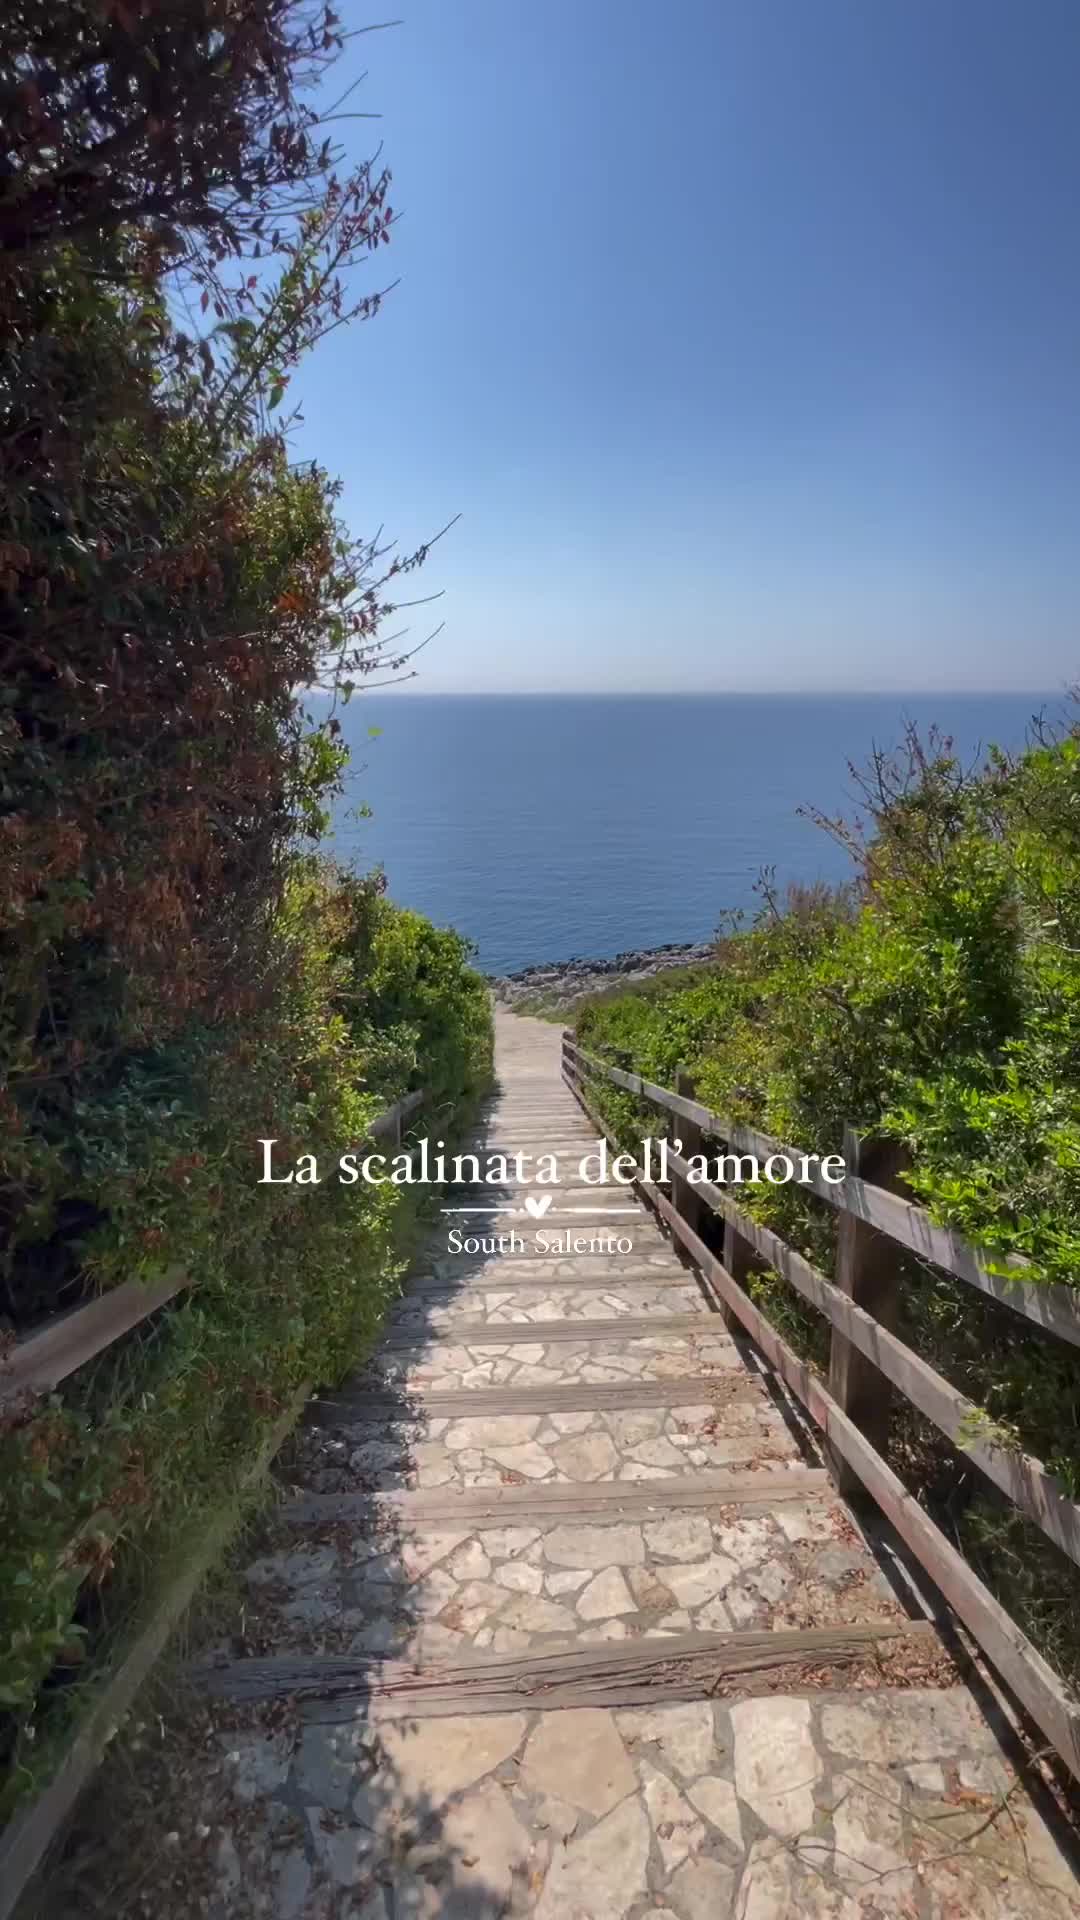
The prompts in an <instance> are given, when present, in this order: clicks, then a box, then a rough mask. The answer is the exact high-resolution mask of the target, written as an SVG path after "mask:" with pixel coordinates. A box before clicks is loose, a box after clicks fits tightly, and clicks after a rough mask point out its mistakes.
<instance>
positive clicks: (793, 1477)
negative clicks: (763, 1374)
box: [275, 1467, 833, 1530]
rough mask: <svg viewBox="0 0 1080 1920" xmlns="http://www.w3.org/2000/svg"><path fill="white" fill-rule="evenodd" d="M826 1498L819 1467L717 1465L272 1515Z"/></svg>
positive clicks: (625, 1508) (564, 1513) (652, 1512)
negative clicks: (689, 1471) (679, 1475)
mask: <svg viewBox="0 0 1080 1920" xmlns="http://www.w3.org/2000/svg"><path fill="white" fill-rule="evenodd" d="M832 1497H833V1489H832V1481H831V1479H830V1477H829V1475H828V1473H827V1472H826V1471H825V1469H824V1467H804V1468H802V1469H801V1470H795V1469H792V1470H791V1471H789V1472H786V1473H780V1474H778V1473H769V1472H758V1473H731V1472H724V1471H723V1470H720V1469H718V1470H717V1471H715V1472H713V1473H697V1474H693V1475H690V1476H688V1477H687V1478H685V1479H679V1480H665V1481H663V1483H662V1484H659V1483H655V1482H654V1483H651V1484H650V1483H648V1482H646V1483H644V1484H641V1485H634V1484H633V1483H632V1482H629V1481H615V1480H594V1481H592V1482H591V1483H589V1484H588V1485H585V1486H581V1485H576V1484H568V1483H566V1482H562V1481H560V1482H557V1483H553V1482H548V1483H547V1484H545V1485H541V1486H536V1485H528V1486H509V1487H505V1486H504V1487H473V1488H469V1489H468V1490H467V1491H465V1492H459V1493H448V1492H447V1491H446V1490H445V1489H444V1488H442V1487H440V1488H438V1489H437V1490H436V1491H435V1492H433V1493H426V1492H419V1493H403V1492H401V1491H400V1490H395V1489H390V1490H389V1491H385V1492H382V1493H347V1494H338V1493H309V1494H304V1495H301V1496H300V1497H299V1498H298V1499H295V1500H286V1501H283V1502H282V1503H281V1505H280V1506H279V1507H278V1508H277V1509H276V1514H275V1518H276V1519H278V1520H280V1521H282V1522H283V1523H284V1524H286V1525H288V1526H294V1527H304V1526H314V1527H325V1526H338V1525H341V1524H345V1523H348V1524H351V1525H356V1526H359V1527H361V1528H363V1527H364V1526H365V1525H375V1526H378V1525H379V1524H381V1523H380V1521H379V1518H378V1516H379V1515H380V1514H383V1513H391V1514H393V1515H396V1516H400V1517H401V1518H402V1519H404V1520H406V1521H411V1522H413V1523H415V1522H419V1521H425V1520H426V1521H427V1522H428V1523H429V1524H431V1525H434V1526H435V1528H436V1529H440V1528H443V1527H449V1528H451V1529H452V1530H453V1529H458V1528H460V1527H461V1525H462V1523H463V1522H472V1523H474V1524H479V1522H481V1521H490V1523H491V1524H492V1525H493V1526H497V1525H507V1526H509V1525H518V1524H521V1523H528V1522H532V1521H538V1522H543V1521H545V1520H550V1519H551V1518H552V1516H553V1515H555V1514H558V1515H559V1516H561V1518H562V1519H564V1520H592V1519H595V1518H597V1517H599V1518H601V1519H603V1518H607V1519H612V1518H620V1517H623V1516H629V1517H631V1518H636V1519H642V1518H645V1519H650V1520H655V1519H659V1518H660V1517H661V1516H663V1515H664V1514H666V1513H673V1512H682V1511H684V1510H687V1509H689V1510H693V1509H694V1508H698V1507H724V1508H727V1507H731V1506H739V1507H747V1508H750V1509H755V1508H757V1507H759V1506H767V1507H773V1506H776V1505H777V1504H780V1503H782V1504H785V1505H786V1504H789V1503H791V1502H801V1503H805V1502H806V1501H808V1500H817V1499H828V1498H832Z"/></svg>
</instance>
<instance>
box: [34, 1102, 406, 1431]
mask: <svg viewBox="0 0 1080 1920" xmlns="http://www.w3.org/2000/svg"><path fill="white" fill-rule="evenodd" d="M423 1099H424V1094H423V1092H422V1091H421V1092H418V1093H407V1094H406V1095H405V1097H404V1099H403V1100H399V1101H398V1102H397V1104H396V1105H395V1106H392V1107H390V1108H389V1110H388V1111H387V1112H386V1113H382V1114H380V1115H379V1117H378V1119H377V1120H375V1121H373V1122H372V1125H371V1128H370V1133H369V1137H370V1138H371V1139H372V1140H373V1141H374V1140H384V1139H390V1140H392V1141H393V1142H394V1144H395V1145H400V1142H401V1129H402V1124H403V1122H404V1121H406V1120H407V1119H408V1118H409V1115H410V1114H412V1113H415V1111H416V1109H417V1107H419V1106H420V1105H421V1103H422V1101H423ZM189 1285H190V1276H189V1275H188V1274H186V1273H185V1272H184V1270H183V1269H182V1268H181V1267H176V1268H174V1269H173V1270H172V1271H171V1272H170V1273H168V1274H166V1275H165V1277H164V1278H163V1279H161V1280H156V1281H154V1283H153V1284H152V1285H147V1284H145V1283H144V1282H143V1281H141V1280H127V1281H125V1282H124V1284H123V1286H120V1287H114V1288H112V1289H111V1291H110V1292H108V1293H103V1294H101V1295H100V1296H99V1298H98V1299H96V1300H91V1301H89V1302H88V1303H87V1305H86V1306H84V1307H75V1308H73V1309H72V1311H71V1312H70V1313H58V1314H54V1315H53V1317H52V1319H51V1320H48V1321H47V1322H46V1323H45V1325H44V1326H43V1327H39V1328H38V1329H37V1330H36V1331H35V1332H34V1333H32V1334H29V1335H28V1336H27V1338H26V1339H25V1340H20V1341H19V1342H17V1344H16V1345H15V1346H14V1347H12V1348H11V1349H10V1351H9V1352H8V1354H7V1355H6V1356H5V1357H4V1359H3V1360H2V1361H0V1412H2V1411H3V1409H4V1408H5V1407H10V1406H11V1405H12V1403H13V1402H14V1403H22V1402H25V1400H26V1399H27V1398H28V1397H30V1398H32V1397H33V1396H34V1395H36V1394H40V1393H51V1392H52V1389H53V1388H54V1387H57V1386H59V1384H60V1382H61V1380H66V1379H67V1377H68V1375H69V1374H71V1373H74V1372H75V1371H76V1369H77V1368H78V1367H82V1366H85V1365H86V1362H87V1361H88V1360H92V1359H93V1358H94V1355H95V1354H98V1353H101V1352H103V1351H104V1349H105V1348H106V1347H111V1346H112V1345H113V1343H114V1341H116V1340H119V1339H121V1338H122V1337H123V1335H124V1334H125V1333H130V1332H131V1330H132V1328H133V1327H137V1326H139V1325H140V1323H141V1322H142V1321H143V1320H149V1318H150V1316H151V1314H155V1313H157V1312H158V1310H159V1309H160V1308H161V1307H163V1306H165V1305H166V1304H167V1303H168V1301H170V1300H172V1299H173V1298H174V1297H175V1296H176V1294H178V1293H182V1292H183V1290H184V1288H185V1287H187V1286H189Z"/></svg>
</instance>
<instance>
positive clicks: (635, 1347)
mask: <svg viewBox="0 0 1080 1920" xmlns="http://www.w3.org/2000/svg"><path fill="white" fill-rule="evenodd" d="M591 1297H592V1298H593V1299H600V1300H602V1299H603V1295H593V1296H591ZM694 1322H695V1328H697V1327H698V1326H699V1325H700V1328H701V1330H700V1332H698V1331H693V1332H691V1333H689V1334H671V1333H657V1332H655V1331H653V1332H649V1333H640V1334H636V1335H635V1336H634V1337H633V1338H632V1339H626V1338H623V1337H621V1335H620V1336H619V1337H616V1338H611V1339H608V1340H596V1339H593V1340H584V1339H579V1340H562V1341H554V1342H553V1343H552V1344H551V1345H550V1346H547V1345H545V1343H544V1327H545V1324H547V1323H545V1322H543V1321H540V1322H536V1323H534V1331H535V1336H536V1340H535V1345H534V1344H533V1343H532V1342H528V1341H527V1342H525V1343H524V1344H522V1345H516V1344H510V1343H507V1342H504V1341H503V1340H502V1339H501V1338H500V1335H501V1333H502V1330H503V1329H502V1324H500V1323H496V1325H494V1326H492V1325H491V1324H490V1323H487V1322H483V1321H477V1320H464V1321H457V1322H450V1323H448V1324H447V1325H445V1326H444V1327H443V1328H442V1329H441V1336H440V1337H439V1338H436V1339H432V1340H430V1341H428V1342H426V1343H425V1344H424V1345H423V1346H417V1347H414V1348H411V1349H408V1348H406V1349H397V1350H389V1351H383V1350H382V1349H381V1348H380V1349H379V1350H377V1351H376V1353H375V1354H373V1356H372V1358H371V1360H370V1361H369V1363H368V1365H367V1367H366V1368H365V1369H364V1372H363V1374H361V1375H359V1376H354V1378H355V1380H356V1383H357V1384H359V1383H360V1382H362V1381H367V1382H369V1383H370V1384H372V1385H376V1384H378V1385H381V1386H382V1387H383V1388H384V1389H385V1387H386V1386H387V1385H388V1384H391V1383H392V1384H393V1385H394V1386H395V1387H396V1388H399V1389H400V1390H401V1391H403V1392H405V1393H412V1392H414V1391H424V1392H427V1391H438V1392H449V1391H454V1390H458V1389H463V1390H464V1389H468V1390H473V1389H476V1388H480V1387H492V1388H494V1387H510V1386H513V1387H515V1388H521V1387H529V1388H549V1387H559V1388H562V1387H569V1386H577V1388H578V1389H579V1390H580V1389H581V1387H582V1386H586V1385H588V1386H607V1387H618V1386H624V1387H629V1386H630V1385H631V1384H633V1383H634V1382H636V1381H654V1382H656V1381H677V1380H685V1379H687V1378H689V1377H693V1376H702V1375H709V1376H711V1377H714V1378H715V1379H716V1380H717V1382H719V1381H720V1380H722V1379H723V1378H724V1376H727V1377H728V1378H729V1379H730V1378H741V1379H743V1380H744V1381H746V1382H747V1397H748V1398H749V1399H754V1400H758V1401H761V1402H762V1403H763V1404H768V1402H766V1401H765V1399H764V1395H763V1394H762V1391H761V1388H760V1386H756V1387H753V1386H752V1376H750V1375H748V1374H747V1373H746V1369H745V1363H744V1361H743V1359H742V1356H741V1354H740V1352H739V1349H738V1347H737V1346H736V1344H735V1342H734V1341H733V1340H732V1338H731V1336H730V1334H729V1333H728V1332H727V1331H726V1329H725V1328H724V1327H723V1326H722V1325H718V1323H717V1316H716V1315H714V1314H706V1315H695V1316H694ZM620 1326H621V1322H620ZM717 1391H719V1387H718V1388H717Z"/></svg>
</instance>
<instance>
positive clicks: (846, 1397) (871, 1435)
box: [829, 1127, 900, 1493]
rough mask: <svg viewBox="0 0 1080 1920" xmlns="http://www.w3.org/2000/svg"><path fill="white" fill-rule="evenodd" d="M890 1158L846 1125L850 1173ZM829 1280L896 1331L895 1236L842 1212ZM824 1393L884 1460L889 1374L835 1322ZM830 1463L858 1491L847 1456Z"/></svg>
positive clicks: (878, 1166) (842, 1484)
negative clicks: (833, 1274) (852, 1422)
mask: <svg viewBox="0 0 1080 1920" xmlns="http://www.w3.org/2000/svg"><path fill="white" fill-rule="evenodd" d="M895 1158H896V1153H895V1148H891V1149H890V1148H882V1147H880V1146H879V1147H877V1148H876V1149H875V1148H874V1147H872V1146H869V1145H867V1144H866V1143H865V1142H862V1141H860V1140H859V1138H858V1136H857V1134H856V1133H855V1131H854V1129H853V1128H851V1127H848V1128H846V1129H845V1132H844V1164H845V1166H847V1167H848V1168H849V1169H850V1170H851V1171H852V1172H853V1173H861V1174H870V1173H878V1174H881V1173H883V1172H886V1171H888V1169H889V1167H890V1166H891V1165H892V1164H893V1163H894V1162H895ZM834 1284H835V1286H836V1289H837V1291H838V1292H839V1293H842V1294H843V1295H844V1296H845V1298H846V1299H849V1300H852V1301H853V1302H854V1303H855V1305H856V1306H857V1307H861V1308H862V1310H863V1311H864V1312H865V1313H867V1314H869V1316H870V1318H871V1319H872V1320H873V1321H874V1322H875V1323H876V1325H878V1326H879V1327H881V1328H882V1329H883V1331H886V1332H889V1333H895V1331H896V1322H897V1315H898V1309H899V1304H900V1254H899V1249H898V1247H897V1245H896V1242H895V1241H894V1240H890V1239H889V1238H888V1236H887V1235H884V1234H882V1233H879V1231H878V1229H877V1228H876V1227H872V1226H870V1225H869V1223H868V1222H867V1221H865V1220H860V1219H859V1218H858V1216H857V1215H856V1214H854V1213H848V1212H843V1213H841V1215H840V1219H839V1222H838V1231H837V1241H836V1271H835V1279H834ZM829 1392H830V1393H831V1394H832V1397H833V1399H834V1400H835V1401H836V1404H837V1406H838V1407H841V1408H842V1409H843V1411H844V1412H845V1413H846V1414H847V1416H848V1418H849V1419H850V1420H853V1421H854V1423H855V1425H856V1426H857V1427H858V1429H859V1431H860V1433H864V1434H865V1435H866V1437H867V1439H868V1440H869V1442H870V1444H871V1446H873V1447H876V1448H877V1451H878V1452H879V1453H880V1454H881V1456H882V1458H883V1459H884V1458H886V1457H887V1455H888V1451H889V1426H890V1422H891V1419H892V1385H891V1376H890V1375H889V1373H888V1370H887V1369H886V1370H885V1371H884V1375H883V1370H882V1369H881V1368H880V1367H878V1366H877V1365H876V1364H875V1362H874V1361H873V1360H872V1359H871V1358H870V1357H869V1355H867V1354H865V1353H864V1352H863V1350H862V1348H861V1347H860V1346H858V1345H857V1344H856V1342H854V1341H852V1340H849V1339H848V1338H847V1336H846V1334H845V1333H844V1332H843V1331H842V1329H841V1328H839V1327H837V1326H835V1325H834V1326H833V1328H832V1333H831V1337H830V1349H829ZM832 1466H833V1471H834V1474H835V1477H836V1484H837V1486H838V1488H839V1490H840V1492H841V1493H855V1492H857V1491H858V1490H859V1478H858V1475H857V1474H856V1473H855V1472H854V1471H853V1469H852V1468H851V1467H849V1466H848V1464H847V1462H846V1460H844V1459H843V1458H842V1457H840V1456H837V1457H836V1458H835V1459H834V1460H833V1461H832Z"/></svg>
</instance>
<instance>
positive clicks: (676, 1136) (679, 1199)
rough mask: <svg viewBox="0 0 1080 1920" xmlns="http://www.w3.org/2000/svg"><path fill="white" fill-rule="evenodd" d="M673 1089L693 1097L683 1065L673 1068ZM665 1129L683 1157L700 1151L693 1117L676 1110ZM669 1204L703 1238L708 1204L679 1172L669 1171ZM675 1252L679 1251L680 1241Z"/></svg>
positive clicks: (700, 1139)
mask: <svg viewBox="0 0 1080 1920" xmlns="http://www.w3.org/2000/svg"><path fill="white" fill-rule="evenodd" d="M675 1092H676V1093H681V1094H682V1096H683V1098H684V1099H685V1100H692V1099H693V1097H694V1082H693V1078H692V1076H691V1075H690V1074H689V1073H688V1072H687V1071H686V1068H685V1067H679V1068H677V1070H676V1073H675ZM669 1132H670V1134H671V1138H672V1139H673V1140H681V1141H682V1153H683V1159H684V1160H692V1159H693V1158H694V1155H695V1154H700V1153H703V1152H704V1135H703V1134H702V1131H701V1128H700V1127H699V1126H697V1125H696V1124H695V1123H694V1121H693V1120H684V1119H683V1118H682V1116H681V1115H680V1114H672V1116H671V1120H670V1123H669ZM671 1204H672V1206H673V1207H674V1209H675V1211H676V1213H680V1214H681V1215H682V1217H683V1219H684V1220H685V1221H686V1224H687V1226H688V1227H690V1229H691V1230H692V1231H693V1232H694V1233H696V1234H697V1236H698V1239H699V1240H704V1239H705V1237H706V1226H707V1221H708V1219H709V1217H710V1216H709V1208H708V1207H707V1206H706V1205H705V1202H704V1200H703V1199H702V1197H701V1194H700V1192H699V1191H698V1189H697V1187H695V1186H691V1184H690V1182H689V1181H688V1180H684V1179H683V1177H682V1175H681V1174H679V1173H673V1174H672V1176H671ZM679 1253H680V1255H682V1247H681V1245H680V1246H679ZM683 1257H685V1256H683Z"/></svg>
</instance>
